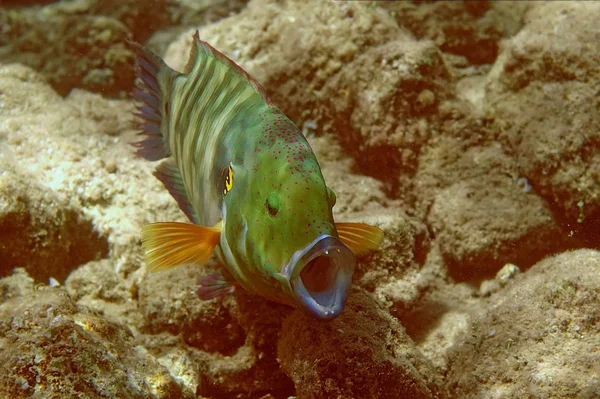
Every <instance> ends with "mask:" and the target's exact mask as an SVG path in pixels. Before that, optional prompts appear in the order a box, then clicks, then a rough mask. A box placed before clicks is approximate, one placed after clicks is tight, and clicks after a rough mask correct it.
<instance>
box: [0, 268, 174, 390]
mask: <svg viewBox="0 0 600 399" xmlns="http://www.w3.org/2000/svg"><path fill="white" fill-rule="evenodd" d="M5 280H6V279H5ZM12 282H13V283H16V284H19V280H12ZM9 285H10V283H9ZM29 288H30V289H29V292H26V291H27V290H23V291H24V292H22V296H12V297H11V298H5V300H3V301H2V303H0V364H2V370H3V371H2V372H1V373H0V392H1V393H2V395H3V396H4V397H7V398H9V397H10V398H25V397H71V396H73V395H78V396H85V397H94V398H96V397H98V398H99V397H111V398H117V397H119V398H172V397H183V392H182V390H181V389H180V387H179V385H177V383H176V382H175V380H174V379H173V377H172V376H171V375H170V374H169V373H168V371H167V369H166V368H164V367H163V366H161V365H160V364H159V363H158V361H157V360H156V359H155V358H154V357H153V356H152V355H150V354H149V353H148V352H147V351H145V350H144V348H142V347H138V346H136V345H135V338H134V337H133V335H132V334H131V332H130V331H129V330H128V329H127V328H126V327H123V326H122V325H119V324H116V323H113V322H111V321H109V320H107V319H106V318H103V317H98V316H96V315H93V314H90V313H88V312H86V311H85V310H83V309H80V308H79V307H78V306H77V304H76V303H75V302H73V300H72V299H71V298H70V297H69V296H68V294H67V293H66V291H65V290H64V289H63V288H60V287H59V288H51V287H39V288H34V286H33V285H32V284H30V285H29Z"/></svg>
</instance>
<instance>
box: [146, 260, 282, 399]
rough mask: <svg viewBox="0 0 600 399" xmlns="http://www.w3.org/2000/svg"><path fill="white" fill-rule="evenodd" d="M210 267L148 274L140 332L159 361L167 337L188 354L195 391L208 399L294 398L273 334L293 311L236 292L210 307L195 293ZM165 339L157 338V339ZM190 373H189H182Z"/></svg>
mask: <svg viewBox="0 0 600 399" xmlns="http://www.w3.org/2000/svg"><path fill="white" fill-rule="evenodd" d="M212 270H214V265H213V268H211V267H210V266H208V267H207V266H202V267H198V266H189V267H186V266H181V267H178V268H176V269H173V270H171V271H168V272H160V273H152V274H149V275H147V276H146V278H145V279H144V280H143V281H142V283H141V284H140V292H139V307H140V310H141V312H142V314H143V316H144V322H143V323H142V324H141V327H140V329H141V331H142V332H143V333H145V334H147V335H152V336H155V337H156V338H151V337H148V338H145V339H146V340H148V341H154V342H152V343H151V344H149V345H150V346H151V347H152V348H153V350H154V351H156V352H157V355H158V356H162V355H159V354H160V353H161V352H163V351H164V349H163V348H164V347H165V345H173V344H167V342H169V340H171V338H170V337H172V336H177V337H178V338H177V340H176V344H175V345H176V346H178V347H180V348H182V350H184V351H185V352H190V349H192V352H191V354H190V355H189V363H190V364H191V365H193V368H192V369H194V370H198V371H195V372H193V375H194V376H196V377H195V378H196V379H197V380H198V382H197V383H196V385H195V387H193V388H194V391H197V392H198V393H199V394H202V395H206V396H213V395H232V394H234V393H246V394H249V393H251V392H257V391H259V392H260V391H265V392H266V391H272V392H277V391H285V392H287V393H289V394H290V395H291V394H292V393H293V390H292V389H291V382H290V381H289V379H288V378H287V377H286V376H285V375H284V374H283V373H282V372H281V370H280V369H279V365H278V363H277V360H276V354H275V345H276V342H277V334H278V332H279V329H280V327H281V322H282V320H283V318H284V316H285V315H286V314H287V313H289V312H290V311H291V308H289V307H287V306H283V305H278V304H275V303H273V302H269V301H267V300H266V299H264V298H260V297H257V296H253V295H249V294H246V293H245V292H238V293H236V294H235V295H228V296H225V297H220V298H217V299H214V300H210V301H203V300H201V299H200V298H199V297H198V295H197V293H196V289H197V286H196V283H197V281H198V280H199V279H200V277H201V276H202V275H204V274H206V273H210V272H211V271H212ZM165 333H168V335H164V336H162V337H161V334H165ZM186 369H188V370H189V368H186Z"/></svg>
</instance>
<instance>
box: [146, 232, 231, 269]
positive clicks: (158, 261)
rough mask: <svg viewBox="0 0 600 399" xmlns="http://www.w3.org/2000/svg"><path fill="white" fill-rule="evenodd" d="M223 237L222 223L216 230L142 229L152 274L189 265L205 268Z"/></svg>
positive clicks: (147, 260) (147, 262) (148, 264)
mask: <svg viewBox="0 0 600 399" xmlns="http://www.w3.org/2000/svg"><path fill="white" fill-rule="evenodd" d="M220 237H221V222H219V223H217V224H216V225H215V226H213V227H204V226H197V225H195V224H188V223H176V222H165V223H152V224H149V225H146V226H144V227H143V228H142V248H143V249H144V254H145V255H146V265H147V266H148V268H149V269H150V270H151V271H157V270H164V269H170V268H172V267H175V266H179V265H183V264H186V263H198V264H202V263H204V262H206V261H207V260H208V258H209V256H210V255H211V254H212V252H213V251H214V249H215V247H216V246H217V244H218V243H219V239H220Z"/></svg>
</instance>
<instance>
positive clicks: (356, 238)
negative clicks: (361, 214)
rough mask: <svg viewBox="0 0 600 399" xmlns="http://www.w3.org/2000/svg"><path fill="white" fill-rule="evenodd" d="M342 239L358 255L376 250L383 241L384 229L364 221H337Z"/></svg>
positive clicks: (336, 225)
mask: <svg viewBox="0 0 600 399" xmlns="http://www.w3.org/2000/svg"><path fill="white" fill-rule="evenodd" d="M335 227H336V229H337V232H338V236H339V237H340V240H342V242H343V243H344V244H345V245H346V246H347V247H348V248H350V250H351V251H352V252H353V253H354V255H356V256H363V255H366V254H368V253H369V252H371V251H375V250H376V249H377V248H379V246H380V245H381V243H382V242H383V231H382V230H381V229H380V228H379V227H375V226H370V225H368V224H364V223H336V224H335Z"/></svg>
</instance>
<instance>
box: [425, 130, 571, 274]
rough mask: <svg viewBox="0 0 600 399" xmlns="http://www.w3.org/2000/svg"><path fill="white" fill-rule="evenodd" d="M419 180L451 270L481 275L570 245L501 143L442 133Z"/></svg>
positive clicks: (427, 154) (529, 261)
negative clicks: (521, 182) (523, 181)
mask: <svg viewBox="0 0 600 399" xmlns="http://www.w3.org/2000/svg"><path fill="white" fill-rule="evenodd" d="M419 165H420V168H419V171H418V172H417V175H416V184H415V187H416V189H417V190H418V192H419V193H420V194H421V198H422V199H423V203H422V204H421V206H423V205H425V204H428V203H429V201H428V199H429V198H431V199H432V202H431V205H430V206H429V207H427V208H426V212H427V216H426V217H427V222H428V224H429V225H430V226H431V228H432V230H433V232H434V233H435V235H436V236H437V237H438V238H439V240H440V243H441V245H440V249H441V251H442V254H443V255H444V259H445V261H446V263H447V264H448V266H449V267H450V271H451V275H452V276H453V277H455V278H457V279H460V280H476V279H480V278H483V277H486V276H489V275H493V274H494V273H496V272H497V271H498V270H499V269H500V268H501V267H502V266H503V265H504V264H506V263H509V262H512V263H516V264H518V265H520V266H521V267H529V266H531V265H532V264H534V263H535V262H537V261H538V260H540V259H541V258H543V257H544V256H545V255H547V254H548V253H552V252H557V251H560V250H561V249H564V248H566V247H568V245H569V243H568V237H567V236H566V234H564V232H563V231H562V230H561V229H560V227H559V223H558V222H557V221H555V220H554V217H553V214H552V212H551V210H550V208H549V207H548V205H547V204H546V203H545V202H544V201H543V200H542V198H540V197H539V196H538V195H536V193H535V192H534V191H529V192H527V191H525V190H524V189H523V187H520V186H519V184H518V179H519V178H518V170H517V168H516V165H515V164H514V161H513V160H512V159H511V158H510V157H509V156H508V155H507V154H506V153H505V152H504V150H503V148H502V146H501V145H500V144H499V143H494V142H489V143H488V144H484V145H479V144H477V143H476V142H471V143H469V140H467V141H465V140H462V139H457V138H450V137H440V138H438V139H437V140H435V141H432V143H430V145H429V146H428V147H427V149H426V150H424V152H423V155H422V157H421V159H420V163H419Z"/></svg>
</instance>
